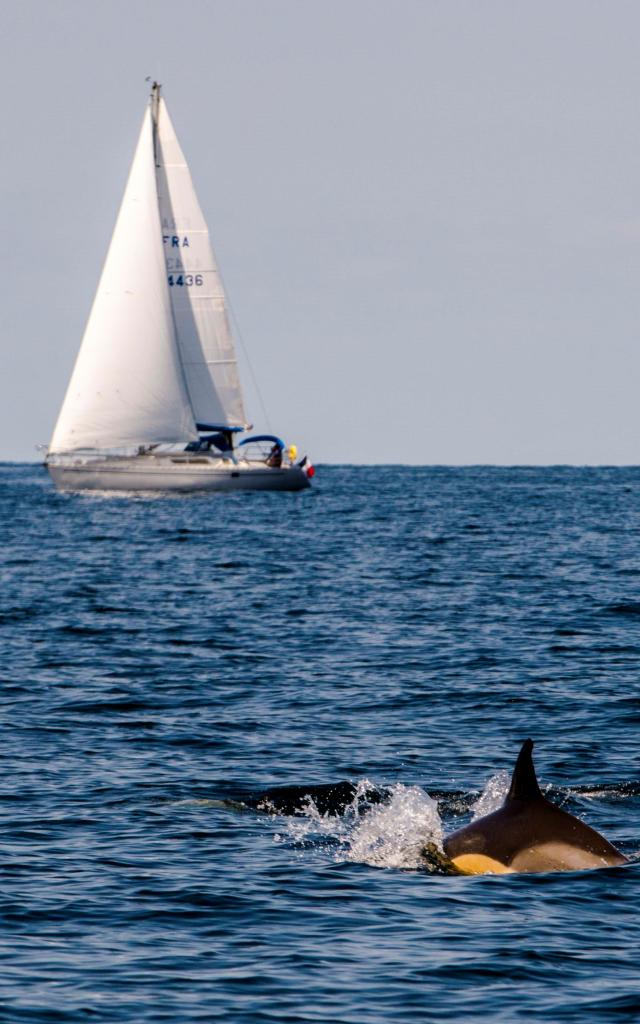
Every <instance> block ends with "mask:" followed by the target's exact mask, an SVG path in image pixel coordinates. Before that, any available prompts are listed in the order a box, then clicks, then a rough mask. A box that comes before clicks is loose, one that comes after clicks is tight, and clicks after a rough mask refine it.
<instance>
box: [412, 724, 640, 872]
mask: <svg viewBox="0 0 640 1024" xmlns="http://www.w3.org/2000/svg"><path fill="white" fill-rule="evenodd" d="M532 751H533V741H532V740H525V741H524V743H523V744H522V749H521V750H520V753H519V755H518V759H517V761H516V765H515V768H514V771H513V777H512V779H511V788H510V789H509V792H508V793H507V796H506V799H505V801H504V803H503V805H502V807H500V808H499V810H497V811H494V812H493V813H492V814H486V815H485V816H484V817H483V818H478V820H477V821H474V822H472V823H471V824H470V825H466V826H465V827H464V828H461V829H458V831H457V832H453V833H452V834H451V835H450V836H448V837H447V838H446V839H445V841H444V852H445V855H446V859H447V861H448V863H449V867H450V868H451V869H452V870H454V871H455V872H456V873H458V874H471V875H479V874H511V873H513V872H538V871H580V870H585V869H588V868H603V867H609V866H613V865H617V864H626V863H628V859H627V857H625V856H624V854H622V853H620V851H619V850H616V848H615V847H614V846H612V845H611V843H609V842H608V841H607V840H606V839H605V838H604V837H603V836H601V835H600V834H599V833H598V832H596V831H595V830H594V829H592V828H589V826H588V825H585V824H584V822H583V821H580V820H579V818H574V817H573V815H572V814H568V813H567V812H566V811H563V810H561V809H560V808H559V807H556V806H555V804H552V803H551V802H550V801H549V800H547V799H546V797H544V796H543V795H542V793H541V792H540V787H539V785H538V780H537V778H536V771H535V768H534V765H533V758H532ZM428 854H429V849H428V848H427V850H426V851H425V856H428Z"/></svg>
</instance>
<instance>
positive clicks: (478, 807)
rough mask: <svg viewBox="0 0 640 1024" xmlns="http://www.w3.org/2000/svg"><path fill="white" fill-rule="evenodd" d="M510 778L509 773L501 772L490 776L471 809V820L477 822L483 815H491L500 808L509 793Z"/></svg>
mask: <svg viewBox="0 0 640 1024" xmlns="http://www.w3.org/2000/svg"><path fill="white" fill-rule="evenodd" d="M510 782H511V776H510V775H509V772H505V771H501V772H497V773H496V774H495V775H492V776H491V778H490V779H489V781H488V782H487V784H486V786H485V787H484V789H483V791H482V793H481V794H480V796H479V797H478V799H477V800H476V802H475V803H474V804H473V806H472V808H471V820H472V821H477V819H478V818H483V817H484V816H485V814H492V813H493V812H494V811H497V810H498V808H499V807H502V805H503V803H504V800H505V797H506V795H507V793H508V792H509V785H510Z"/></svg>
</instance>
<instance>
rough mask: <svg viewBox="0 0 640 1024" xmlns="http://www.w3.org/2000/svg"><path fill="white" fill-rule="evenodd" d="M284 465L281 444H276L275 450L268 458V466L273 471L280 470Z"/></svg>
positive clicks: (272, 450) (273, 449)
mask: <svg viewBox="0 0 640 1024" xmlns="http://www.w3.org/2000/svg"><path fill="white" fill-rule="evenodd" d="M281 465H282V448H281V447H280V445H279V444H274V446H273V448H272V449H271V451H270V452H269V455H268V456H267V466H271V468H272V469H280V466H281Z"/></svg>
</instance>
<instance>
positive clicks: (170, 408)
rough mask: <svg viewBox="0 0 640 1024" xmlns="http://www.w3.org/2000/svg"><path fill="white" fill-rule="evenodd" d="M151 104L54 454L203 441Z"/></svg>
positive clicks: (55, 437)
mask: <svg viewBox="0 0 640 1024" xmlns="http://www.w3.org/2000/svg"><path fill="white" fill-rule="evenodd" d="M162 230H163V229H162V228H161V225H160V215H159V209H158V196H157V185H156V169H155V166H154V154H153V120H152V117H151V112H150V111H149V110H147V112H146V114H145V117H144V121H143V123H142V129H141V131H140V137H139V139H138V144H137V148H136V152H135V156H134V159H133V164H132V166H131V171H130V173H129V179H128V181H127V185H126V188H125V192H124V196H123V199H122V204H121V207H120V212H119V214H118V219H117V221H116V226H115V229H114V233H113V237H112V240H111V245H110V247H109V251H108V254H107V258H106V262H105V265H104V269H103V271H102V276H101V278H100V283H99V285H98V290H97V293H96V297H95V300H94V303H93V307H92V309H91V313H90V316H89V321H88V323H87V327H86V330H85V333H84V337H83V339H82V345H81V348H80V352H79V353H78V358H77V360H76V364H75V367H74V370H73V374H72V376H71V380H70V382H69V387H68V389H67V393H66V395H65V399H64V402H63V405H62V409H61V411H60V415H59V417H58V422H57V424H56V427H55V430H54V433H53V437H52V440H51V445H50V451H51V452H63V451H71V450H76V449H103V450H104V449H120V448H130V447H132V446H136V445H144V444H149V443H158V442H169V443H171V442H182V441H184V442H187V441H190V440H194V439H195V438H197V436H198V435H197V431H196V425H195V420H194V414H193V410H192V408H191V403H190V400H189V395H188V392H187V387H186V383H185V371H183V368H182V365H181V361H180V357H179V353H178V348H177V345H176V337H175V327H174V320H173V312H172V308H171V301H170V298H169V289H168V287H167V271H166V266H165V258H164V251H163V250H164V246H163V243H162Z"/></svg>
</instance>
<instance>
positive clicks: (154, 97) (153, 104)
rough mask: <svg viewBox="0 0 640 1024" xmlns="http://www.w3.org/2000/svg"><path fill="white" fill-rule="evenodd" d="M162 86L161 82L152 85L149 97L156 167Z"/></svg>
mask: <svg viewBox="0 0 640 1024" xmlns="http://www.w3.org/2000/svg"><path fill="white" fill-rule="evenodd" d="M161 88H162V86H161V85H160V82H152V83H151V93H150V95H149V109H150V111H151V129H152V132H153V162H154V164H155V165H156V167H158V166H159V163H158V114H159V111H160V89H161Z"/></svg>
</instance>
